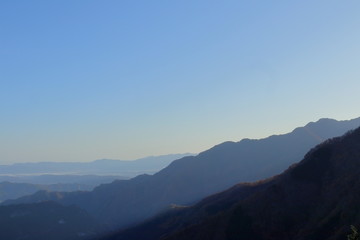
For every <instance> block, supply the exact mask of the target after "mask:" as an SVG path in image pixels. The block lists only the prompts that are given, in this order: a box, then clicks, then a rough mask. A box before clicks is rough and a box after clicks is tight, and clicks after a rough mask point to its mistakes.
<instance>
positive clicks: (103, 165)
mask: <svg viewBox="0 0 360 240" xmlns="http://www.w3.org/2000/svg"><path fill="white" fill-rule="evenodd" d="M191 155H193V154H190V153H185V154H169V155H162V156H151V157H146V158H141V159H137V160H132V161H125V160H112V159H101V160H96V161H93V162H37V163H16V164H12V165H0V180H1V177H8V176H14V175H20V176H24V175H25V176H29V175H44V174H45V175H49V174H57V175H116V176H122V177H134V176H136V175H139V174H144V173H147V174H153V173H155V172H157V171H159V170H161V169H162V168H164V167H166V166H167V165H169V164H170V163H171V162H172V161H174V160H176V159H179V158H182V157H185V156H191Z"/></svg>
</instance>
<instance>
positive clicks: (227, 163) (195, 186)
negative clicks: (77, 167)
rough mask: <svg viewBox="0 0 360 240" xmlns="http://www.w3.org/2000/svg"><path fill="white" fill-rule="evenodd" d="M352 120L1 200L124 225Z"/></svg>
mask: <svg viewBox="0 0 360 240" xmlns="http://www.w3.org/2000/svg"><path fill="white" fill-rule="evenodd" d="M358 126H360V118H357V119H353V120H349V121H336V120H332V119H321V120H319V121H317V122H315V123H309V124H307V125H306V126H304V127H300V128H297V129H295V130H294V131H292V132H291V133H288V134H283V135H274V136H270V137H268V138H264V139H260V140H250V139H244V140H242V141H240V142H236V143H235V142H225V143H222V144H220V145H217V146H215V147H213V148H211V149H209V150H207V151H205V152H202V153H200V154H199V155H197V156H190V157H184V158H181V159H179V160H176V161H174V162H172V163H171V164H170V165H169V166H168V167H166V168H164V169H163V170H161V171H160V172H158V173H156V174H154V175H152V176H149V175H141V176H138V177H135V178H133V179H130V180H118V181H114V182H113V183H111V184H104V185H101V186H99V187H97V188H95V189H94V190H93V191H91V192H72V193H48V192H38V193H36V194H35V195H32V196H28V197H23V198H20V199H18V200H16V201H7V202H5V203H4V204H16V203H32V202H39V201H45V200H53V201H56V202H59V203H61V204H64V205H66V206H68V205H73V204H75V205H77V206H80V207H81V208H83V209H86V210H87V211H88V212H89V213H90V214H91V215H92V216H93V217H94V218H95V219H97V220H98V221H99V222H101V223H104V224H109V225H112V226H113V227H125V226H129V225H130V224H135V223H138V222H140V221H143V220H144V219H146V218H148V217H151V216H154V215H155V214H156V213H159V212H161V211H164V210H166V209H168V208H169V207H170V206H171V205H172V204H175V205H187V204H193V203H195V202H196V201H199V200H200V199H201V198H204V197H206V196H208V195H211V194H214V193H216V192H219V191H222V190H224V189H226V188H228V187H231V186H232V185H234V184H236V183H239V182H249V181H256V180H260V179H263V178H267V177H270V176H273V175H276V174H279V173H281V172H282V171H283V170H285V169H286V168H288V166H290V165H292V164H294V163H296V162H298V161H299V160H301V159H302V158H303V156H304V155H305V153H306V152H307V151H308V150H309V149H311V148H312V147H314V146H315V145H317V144H319V143H320V142H322V141H323V140H326V139H328V138H331V137H335V136H339V135H342V134H344V133H345V132H346V131H348V130H350V129H354V128H356V127H358ZM300 200H301V199H300Z"/></svg>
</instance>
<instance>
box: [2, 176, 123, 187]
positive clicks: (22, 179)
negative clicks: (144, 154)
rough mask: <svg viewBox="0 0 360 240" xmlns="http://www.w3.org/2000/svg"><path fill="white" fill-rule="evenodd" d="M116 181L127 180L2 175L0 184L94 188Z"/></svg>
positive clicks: (95, 177)
mask: <svg viewBox="0 0 360 240" xmlns="http://www.w3.org/2000/svg"><path fill="white" fill-rule="evenodd" d="M116 179H129V178H126V177H122V176H112V175H58V174H43V175H11V176H9V175H2V176H0V182H12V183H30V184H46V185H49V184H81V185H88V186H92V187H96V186H98V185H100V184H103V183H111V182H112V181H114V180H116Z"/></svg>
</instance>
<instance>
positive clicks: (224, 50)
mask: <svg viewBox="0 0 360 240" xmlns="http://www.w3.org/2000/svg"><path fill="white" fill-rule="evenodd" d="M359 11H360V2H359V1H306V0H305V1H280V0H279V1H209V0H207V1H201V0H199V1H85V0H84V1H80V0H79V1H45V0H44V1H0V30H1V35H0V56H1V58H0V81H1V87H0V107H1V108H0V109H1V118H0V126H1V134H0V162H1V163H13V162H29V161H91V160H95V159H99V158H114V159H135V158H139V157H143V156H148V155H160V154H167V153H182V152H194V153H196V152H200V151H203V150H206V149H207V148H209V147H212V146H213V145H215V144H218V143H220V142H223V141H227V140H232V141H238V140H240V139H242V138H245V137H249V138H261V137H266V136H268V135H271V134H280V133H285V132H288V131H291V130H292V129H293V128H295V127H297V126H301V125H304V124H306V123H307V122H309V121H315V120H317V119H319V118H322V117H330V118H336V119H351V118H355V117H359V116H360V108H359V107H358V104H359V103H360V94H359V89H360V68H359V64H360V57H359V56H360V44H359V42H360V32H359V30H358V29H359V27H360V15H359V14H358V13H359Z"/></svg>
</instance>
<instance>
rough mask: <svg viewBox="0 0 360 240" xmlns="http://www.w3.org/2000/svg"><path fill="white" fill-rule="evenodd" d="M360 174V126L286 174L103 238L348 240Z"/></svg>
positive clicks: (359, 204)
mask: <svg viewBox="0 0 360 240" xmlns="http://www.w3.org/2000/svg"><path fill="white" fill-rule="evenodd" d="M286 147H287V146H286V145H285V146H284V148H286ZM359 176H360V128H358V129H356V130H355V131H353V132H350V133H348V134H346V135H345V136H343V137H338V138H334V139H332V140H329V141H326V142H325V143H323V144H321V145H319V146H317V147H315V148H314V149H312V150H311V151H310V152H309V153H308V154H306V156H305V157H304V159H303V160H302V161H301V162H300V163H298V164H295V165H293V166H292V167H290V168H289V169H288V170H286V171H285V172H284V173H282V174H281V175H278V176H275V177H273V178H270V179H267V180H264V181H260V182H257V183H252V184H238V185H236V186H234V187H232V188H231V189H229V190H227V191H224V192H222V193H219V194H215V195H213V196H210V197H208V198H206V199H204V200H202V201H201V202H199V203H198V204H196V205H195V206H193V207H186V208H176V209H173V210H172V211H170V212H168V213H165V214H162V215H160V216H158V217H155V218H153V219H151V220H149V221H147V222H145V223H143V224H141V225H139V226H137V227H134V228H130V229H128V230H125V231H122V232H119V233H115V234H112V235H110V236H108V237H102V238H101V239H102V240H136V239H141V240H158V239H161V240H224V239H227V240H249V239H251V240H285V239H292V240H341V239H346V235H347V234H348V233H349V231H350V225H352V224H354V225H356V226H359V225H360V177H359ZM209 184H211V183H209Z"/></svg>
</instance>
